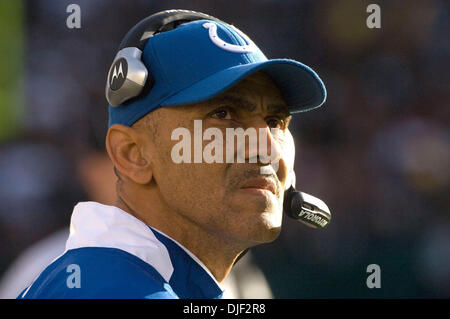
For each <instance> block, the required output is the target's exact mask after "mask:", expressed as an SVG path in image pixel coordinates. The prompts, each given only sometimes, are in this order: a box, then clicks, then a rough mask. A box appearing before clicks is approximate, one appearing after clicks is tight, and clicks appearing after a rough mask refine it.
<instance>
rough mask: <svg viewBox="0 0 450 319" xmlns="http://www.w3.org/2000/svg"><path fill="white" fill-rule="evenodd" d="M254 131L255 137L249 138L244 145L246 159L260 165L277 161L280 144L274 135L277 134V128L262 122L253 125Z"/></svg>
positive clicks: (280, 152)
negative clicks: (253, 138)
mask: <svg viewBox="0 0 450 319" xmlns="http://www.w3.org/2000/svg"><path fill="white" fill-rule="evenodd" d="M254 128H255V131H256V139H255V140H253V141H252V140H250V142H249V143H248V146H247V147H246V159H248V160H249V161H250V159H253V161H250V162H255V158H256V162H257V163H258V164H260V165H268V164H270V163H274V162H278V161H279V160H280V159H281V154H282V150H281V145H280V142H279V141H278V140H277V138H276V136H277V134H279V133H280V132H279V130H278V129H274V128H272V129H271V128H269V126H268V125H267V124H266V123H265V122H264V124H260V125H257V126H254Z"/></svg>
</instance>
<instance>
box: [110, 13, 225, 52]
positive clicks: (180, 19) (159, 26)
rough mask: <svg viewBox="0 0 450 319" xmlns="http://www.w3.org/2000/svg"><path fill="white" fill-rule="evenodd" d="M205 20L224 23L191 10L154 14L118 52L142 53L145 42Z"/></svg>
mask: <svg viewBox="0 0 450 319" xmlns="http://www.w3.org/2000/svg"><path fill="white" fill-rule="evenodd" d="M203 19H204V20H212V21H217V22H222V23H224V22H223V21H221V20H219V19H217V18H215V17H212V16H210V15H207V14H204V13H201V12H195V11H189V10H166V11H161V12H158V13H155V14H152V15H151V16H149V17H147V18H145V19H144V20H142V21H140V22H139V23H138V24H136V25H135V26H134V27H133V28H132V29H131V30H130V31H128V33H127V34H126V35H125V37H124V38H123V40H122V42H121V43H120V46H119V50H118V51H120V50H122V49H123V48H128V47H135V48H138V49H140V50H141V51H142V50H143V49H144V46H145V43H146V41H145V40H147V39H148V38H150V37H152V36H154V35H155V34H157V33H161V32H166V31H170V30H173V29H175V28H176V27H178V26H179V25H181V24H183V23H187V22H191V21H195V20H203Z"/></svg>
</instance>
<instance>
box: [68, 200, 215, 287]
mask: <svg viewBox="0 0 450 319" xmlns="http://www.w3.org/2000/svg"><path fill="white" fill-rule="evenodd" d="M150 227H151V226H150ZM152 230H155V231H157V232H158V233H160V234H162V235H163V236H165V237H167V238H169V239H170V240H172V241H173V242H174V243H176V244H177V245H178V246H179V247H181V248H182V249H183V250H184V251H185V252H186V253H187V254H188V255H189V256H190V257H191V258H192V259H193V260H194V261H195V262H197V263H198V264H199V265H200V266H201V267H202V268H203V269H204V270H205V272H206V273H207V274H208V275H209V276H210V277H211V278H212V279H213V280H214V282H215V283H216V284H217V285H218V286H219V287H220V286H221V285H220V284H219V283H218V282H217V280H216V279H215V277H214V276H213V275H212V274H211V272H210V271H209V269H208V268H207V267H206V266H205V265H204V264H203V263H202V262H201V261H200V259H198V258H197V256H195V255H194V254H193V253H192V252H190V251H189V250H188V249H187V248H185V247H184V246H183V245H181V244H180V243H178V242H177V241H176V240H174V239H172V238H170V237H169V236H167V235H166V234H164V233H163V232H161V231H159V230H157V229H155V228H153V227H151V229H150V228H149V226H148V225H146V224H145V223H144V222H142V221H141V220H139V219H137V218H136V217H134V216H133V215H131V214H129V213H127V212H125V211H123V210H122V209H120V208H118V207H115V206H108V205H103V204H100V203H97V202H81V203H78V204H77V205H76V206H75V208H74V210H73V213H72V218H71V223H70V235H69V238H68V240H67V242H66V251H67V250H70V249H76V248H82V247H107V248H117V249H121V250H124V251H126V252H128V253H130V254H132V255H134V256H136V257H138V258H140V259H142V260H143V261H145V262H146V263H148V264H149V265H151V266H152V267H153V268H155V269H156V271H158V272H159V273H160V274H161V276H162V277H163V278H164V280H166V281H167V282H169V281H170V278H171V277H172V274H173V271H174V269H173V265H172V262H171V260H170V255H169V252H168V250H167V248H166V246H165V245H164V244H163V243H161V242H160V241H159V240H158V239H157V238H156V237H155V235H154V234H153V232H152Z"/></svg>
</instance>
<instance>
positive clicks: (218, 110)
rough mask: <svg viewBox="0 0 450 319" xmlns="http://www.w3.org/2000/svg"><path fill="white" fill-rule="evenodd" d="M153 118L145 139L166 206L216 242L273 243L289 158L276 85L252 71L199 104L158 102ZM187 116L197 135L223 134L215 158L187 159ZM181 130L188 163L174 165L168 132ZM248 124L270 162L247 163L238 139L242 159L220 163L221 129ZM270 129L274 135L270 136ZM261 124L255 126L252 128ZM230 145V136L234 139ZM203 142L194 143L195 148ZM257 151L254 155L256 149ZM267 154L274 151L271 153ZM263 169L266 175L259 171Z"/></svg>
mask: <svg viewBox="0 0 450 319" xmlns="http://www.w3.org/2000/svg"><path fill="white" fill-rule="evenodd" d="M154 113H157V114H154V115H156V117H157V118H158V123H159V124H158V129H157V132H156V133H157V136H154V137H153V138H150V137H149V138H148V139H147V140H146V141H145V143H149V145H150V144H151V147H149V148H148V149H152V152H151V158H152V162H153V177H154V181H155V183H156V187H158V189H159V191H160V194H161V197H162V198H163V199H164V202H165V203H166V204H167V206H168V208H169V209H170V210H172V211H174V212H176V213H178V214H180V215H181V216H183V217H184V219H186V220H187V221H188V222H190V223H194V224H196V225H197V226H200V227H201V228H202V229H203V230H205V231H207V232H210V233H212V234H215V235H218V236H221V237H222V238H223V239H224V240H227V241H228V240H229V241H234V242H236V241H237V242H239V243H242V244H244V245H249V246H252V245H256V244H259V243H263V242H270V241H273V240H274V239H275V238H276V237H277V236H278V234H279V232H280V229H281V220H282V212H283V195H284V189H285V184H286V182H287V176H288V165H290V164H287V163H289V161H292V160H293V159H292V158H286V157H290V156H292V155H290V156H288V155H287V153H285V151H286V148H290V150H287V151H288V152H289V151H292V147H293V144H292V139H291V138H292V137H291V135H290V133H289V131H288V124H289V120H290V115H289V112H288V109H287V107H286V103H285V101H284V100H283V98H282V97H281V93H280V91H279V89H278V88H277V87H276V85H275V84H274V82H273V81H272V79H271V78H270V77H268V76H267V75H265V74H263V73H256V74H254V75H252V76H250V77H247V78H246V79H244V80H243V81H241V82H240V83H239V84H238V85H236V86H234V87H233V88H231V89H229V90H228V91H226V92H224V93H223V94H221V95H220V96H218V97H216V98H213V99H211V100H208V101H206V102H202V103H196V104H190V105H184V106H173V107H164V108H160V109H157V110H155V111H154ZM194 120H201V121H202V122H201V124H202V130H203V131H202V133H203V132H204V131H205V130H206V129H208V128H218V129H219V130H220V131H221V132H222V136H223V141H222V142H223V144H222V145H223V154H224V156H223V158H224V160H223V161H221V163H206V162H205V161H204V160H202V161H201V163H194V160H193V159H194V151H195V149H194ZM180 127H183V128H186V129H188V130H189V131H190V136H191V141H190V143H191V145H192V148H191V154H192V156H191V158H192V160H191V163H179V164H177V163H175V162H174V160H173V158H172V157H173V156H172V149H173V147H174V146H175V145H176V144H177V143H179V140H177V139H174V140H172V138H171V136H172V133H173V131H174V130H175V129H177V128H180ZM238 127H240V128H243V129H244V130H246V129H248V128H250V127H253V128H255V129H256V132H258V133H259V131H261V132H263V135H258V142H259V141H260V139H261V138H266V141H267V149H269V150H267V149H265V151H266V152H269V154H270V148H271V147H272V150H274V151H275V152H276V154H277V159H278V161H277V163H278V167H276V166H277V165H273V166H272V165H271V164H270V163H267V162H266V163H262V162H260V161H258V162H256V163H250V162H249V158H250V157H255V155H261V154H259V153H258V152H259V151H258V148H257V147H256V148H253V149H250V147H249V143H248V140H246V144H245V145H246V149H245V154H244V156H245V163H236V157H237V154H236V152H238V147H237V145H235V146H234V152H235V154H234V158H235V160H233V161H232V163H230V162H226V160H225V154H226V152H227V150H226V135H227V132H226V128H233V129H235V128H238ZM271 128H277V129H278V133H277V134H272V133H271V130H270V129H271ZM260 129H262V130H260ZM235 142H236V140H235ZM209 143H211V140H204V141H203V142H202V149H204V148H205V146H206V145H207V144H209ZM257 153H258V154H257ZM272 156H274V154H272ZM261 172H264V173H266V174H267V175H266V174H261Z"/></svg>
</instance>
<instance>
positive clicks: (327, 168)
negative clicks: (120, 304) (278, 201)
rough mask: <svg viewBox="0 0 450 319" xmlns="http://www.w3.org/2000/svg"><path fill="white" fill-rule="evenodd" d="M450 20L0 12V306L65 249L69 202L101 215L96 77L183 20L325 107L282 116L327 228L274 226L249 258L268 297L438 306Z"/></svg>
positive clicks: (85, 8)
mask: <svg viewBox="0 0 450 319" xmlns="http://www.w3.org/2000/svg"><path fill="white" fill-rule="evenodd" d="M72 3H74V4H78V5H79V6H80V8H81V28H80V29H69V28H68V27H67V26H66V19H67V17H68V16H69V15H70V13H67V12H66V8H67V6H68V5H69V4H72ZM370 3H376V4H378V5H379V6H380V8H381V28H380V29H369V28H368V27H367V26H366V19H367V17H368V16H369V13H367V12H366V8H367V6H368V5H369V4H370ZM449 7H450V3H449V2H448V1H444V0H429V1H420V0H409V1H406V0H405V1H400V0H392V1H380V0H377V1H362V0H321V1H313V0H281V1H280V0H277V1H275V0H240V1H238V2H230V1H226V0H218V1H201V0H197V1H194V0H192V1H189V0H185V1H153V0H145V1H144V0H139V1H137V0H133V1H129V0H120V1H119V0H108V1H105V0H97V1H87V0H86V1H77V0H70V1H66V0H59V1H50V0H33V1H12V0H3V1H0V48H1V49H0V203H1V206H0V297H8V296H10V295H8V291H9V293H11V291H12V290H14V289H16V288H14V285H15V282H16V285H19V286H20V283H19V282H20V281H21V280H23V279H22V278H21V276H22V277H23V276H25V277H26V275H25V273H26V272H27V271H28V270H26V269H25V268H26V267H30V268H33V267H34V268H39V267H42V266H40V265H39V262H40V261H39V260H41V262H42V263H44V261H45V260H47V259H49V258H50V260H51V259H53V258H54V257H55V256H56V255H55V256H53V255H52V251H53V250H52V249H54V251H58V250H61V251H62V250H63V246H64V240H65V238H66V236H67V226H68V225H69V221H70V215H71V213H72V209H73V206H74V205H75V204H76V203H77V202H79V201H87V200H95V201H99V202H102V203H104V204H111V203H112V198H113V197H112V196H113V195H114V193H113V191H114V182H115V178H114V176H113V173H112V166H111V164H110V163H109V160H108V158H107V157H106V155H105V154H106V153H105V149H104V142H103V141H104V137H105V133H106V128H107V102H106V100H105V97H104V85H105V81H106V75H107V71H108V68H109V66H110V63H111V62H112V60H113V58H114V56H115V54H116V49H117V47H118V46H119V43H120V41H121V39H122V37H123V36H124V35H125V33H126V32H127V31H128V30H129V28H131V27H132V26H133V25H134V24H135V23H137V22H138V21H139V20H141V19H143V18H144V17H146V16H148V15H150V14H153V13H155V12H158V11H161V10H165V9H174V8H177V9H181V8H182V9H190V10H196V11H201V12H204V13H208V14H210V15H213V16H216V17H218V18H220V19H222V20H224V21H227V22H228V23H231V24H234V25H236V26H237V27H239V28H240V29H241V30H242V31H244V32H245V33H246V34H247V35H249V36H250V37H251V38H252V39H253V40H254V41H255V43H256V44H257V45H258V46H259V47H260V48H261V49H262V51H263V52H264V53H265V54H266V55H267V56H268V57H269V58H292V59H296V60H298V61H301V62H303V63H305V64H307V65H309V66H311V67H312V68H313V69H314V70H316V71H317V73H318V74H319V75H320V77H321V78H322V79H323V81H324V82H325V85H326V87H327V90H328V99H327V102H326V104H325V106H324V107H322V108H320V109H319V110H315V111H312V112H308V113H305V114H298V115H295V116H294V118H293V120H292V122H291V123H292V124H291V125H292V126H291V130H292V133H293V135H294V138H295V140H296V154H297V156H296V164H295V169H296V173H297V188H298V189H300V190H302V191H304V192H307V193H309V194H313V195H315V196H317V197H319V198H321V199H323V200H324V201H325V202H326V203H327V205H328V206H329V207H330V209H331V211H332V214H333V218H332V221H331V223H330V225H329V226H328V227H327V228H326V229H325V230H322V231H317V230H314V229H310V228H307V227H306V226H303V224H300V223H297V222H295V221H293V220H289V219H287V218H285V219H284V224H283V230H282V233H281V235H280V237H279V238H278V239H277V240H276V241H275V242H273V243H271V244H267V245H262V246H258V247H256V248H253V249H252V255H251V256H252V260H253V263H254V266H255V267H256V268H257V269H258V271H260V272H261V273H262V274H263V275H264V277H265V279H266V282H267V285H268V286H269V288H270V291H271V295H270V294H269V295H270V296H272V297H274V298H444V297H446V298H449V297H450V267H449V265H450V211H449V208H450V201H449V186H450V165H449V163H450V132H449V120H450V113H449V99H450V93H449V92H450V90H449V83H450V81H449V70H450V68H449V61H450V59H449V48H450V37H449V32H448V30H450V26H449V21H450V10H449V9H450V8H449ZM446 105H447V106H446ZM49 242H53V243H55V244H51V245H50V244H49ZM48 245H50V246H52V245H53V246H52V247H53V248H52V249H50V248H48V247H50V246H48ZM46 258H47V259H46ZM32 263H36V265H35V266H32ZM369 264H378V265H379V266H380V268H381V288H379V289H376V288H375V289H369V288H368V287H367V286H366V278H367V277H368V276H369V274H368V273H367V272H366V268H367V266H368V265H369ZM245 271H247V273H246V272H245ZM38 273H39V272H38ZM253 274H254V271H253V270H248V269H247V270H245V269H244V273H243V275H242V274H241V276H242V278H253V277H252V275H253ZM30 276H31V275H30ZM32 276H33V277H34V276H35V275H32ZM257 280H258V279H255V285H256V281H257ZM248 281H249V287H250V286H251V285H252V281H251V280H248ZM23 288H25V287H22V288H21V289H19V290H22V289H23ZM8 289H9V290H8ZM249 289H250V288H249ZM13 297H14V296H13Z"/></svg>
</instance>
